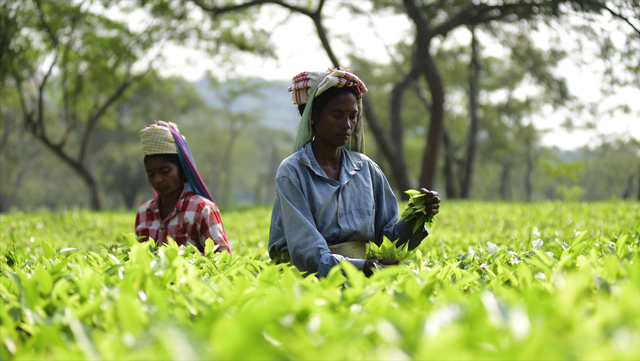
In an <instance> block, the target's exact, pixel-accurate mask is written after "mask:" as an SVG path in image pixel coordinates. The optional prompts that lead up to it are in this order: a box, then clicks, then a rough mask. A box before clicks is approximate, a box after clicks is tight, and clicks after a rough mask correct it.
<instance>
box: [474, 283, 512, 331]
mask: <svg viewBox="0 0 640 361" xmlns="http://www.w3.org/2000/svg"><path fill="white" fill-rule="evenodd" d="M480 300H481V301H482V305H483V306H484V310H485V311H486V312H487V317H488V318H489V322H491V323H492V324H493V325H494V326H500V325H502V324H503V323H504V321H506V319H507V310H506V307H505V306H504V305H503V304H501V303H500V301H499V300H498V297H496V295H495V294H493V292H491V291H485V292H483V293H482V295H481V296H480Z"/></svg>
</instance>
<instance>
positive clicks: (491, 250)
mask: <svg viewBox="0 0 640 361" xmlns="http://www.w3.org/2000/svg"><path fill="white" fill-rule="evenodd" d="M499 250H500V248H498V246H496V245H495V244H494V243H491V242H487V252H489V253H491V254H496V253H498V251H499Z"/></svg>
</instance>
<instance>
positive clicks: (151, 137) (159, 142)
mask: <svg viewBox="0 0 640 361" xmlns="http://www.w3.org/2000/svg"><path fill="white" fill-rule="evenodd" d="M140 140H141V142H142V153H144V154H145V155H154V154H177V155H178V158H180V164H182V169H183V170H184V175H185V176H186V177H187V184H186V187H187V190H188V191H190V192H193V193H195V194H198V195H199V196H201V197H204V198H207V199H208V200H210V201H212V202H213V197H211V194H210V193H209V190H208V189H207V186H206V185H205V184H204V181H203V180H202V178H201V177H200V173H198V169H196V163H195V162H194V161H193V157H192V156H191V151H190V150H189V146H188V145H187V141H186V140H185V138H184V137H183V136H182V135H181V134H180V132H179V131H178V126H177V125H175V124H173V123H171V122H163V121H161V120H159V121H156V122H155V124H150V125H147V126H146V127H145V128H144V129H142V130H141V131H140ZM153 193H154V194H155V195H156V196H157V194H156V191H155V190H154V191H153Z"/></svg>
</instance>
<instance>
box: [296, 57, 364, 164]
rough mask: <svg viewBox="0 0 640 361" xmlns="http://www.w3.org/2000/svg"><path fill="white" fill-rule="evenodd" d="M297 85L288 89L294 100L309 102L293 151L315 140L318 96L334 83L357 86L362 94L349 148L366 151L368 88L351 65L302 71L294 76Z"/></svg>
mask: <svg viewBox="0 0 640 361" xmlns="http://www.w3.org/2000/svg"><path fill="white" fill-rule="evenodd" d="M292 83H293V85H292V86H290V87H289V89H287V90H288V91H289V92H290V93H293V96H292V101H293V104H297V105H300V104H307V105H306V106H305V108H304V112H303V113H302V119H300V124H299V125H298V133H297V135H296V143H295V145H294V146H293V151H294V152H297V151H298V150H300V149H302V147H304V145H305V144H307V143H308V142H310V141H311V140H313V127H312V126H311V114H312V110H311V109H312V107H313V101H314V99H315V97H317V96H318V95H320V94H322V93H323V92H324V91H326V90H327V89H329V88H331V87H336V88H344V87H349V88H353V89H354V90H355V91H356V93H357V94H358V109H359V111H358V123H357V125H356V128H355V132H354V133H353V134H352V135H351V138H349V141H347V144H345V146H344V147H345V148H346V149H348V150H352V151H355V152H360V153H363V154H364V121H363V119H362V109H363V108H362V96H363V95H364V94H365V93H366V92H367V91H368V89H367V87H366V86H365V85H364V83H363V82H362V80H360V78H358V77H357V76H356V75H355V74H352V73H350V72H349V70H347V69H342V68H339V69H327V70H325V71H317V72H310V71H305V72H302V73H300V74H298V75H296V76H295V77H293V80H292Z"/></svg>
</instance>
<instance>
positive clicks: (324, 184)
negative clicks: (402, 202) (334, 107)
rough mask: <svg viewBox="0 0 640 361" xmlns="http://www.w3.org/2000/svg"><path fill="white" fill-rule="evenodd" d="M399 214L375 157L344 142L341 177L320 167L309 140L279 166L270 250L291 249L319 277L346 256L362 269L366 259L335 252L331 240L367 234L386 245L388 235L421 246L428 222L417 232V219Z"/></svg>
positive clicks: (274, 252) (301, 266) (301, 264)
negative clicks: (330, 249) (402, 219)
mask: <svg viewBox="0 0 640 361" xmlns="http://www.w3.org/2000/svg"><path fill="white" fill-rule="evenodd" d="M398 216H399V211H398V201H397V199H396V197H395V195H394V194H393V191H392V190H391V187H390V186H389V182H387V179H386V178H385V176H384V174H383V173H382V171H381V170H380V168H379V167H378V165H377V164H375V163H374V162H373V161H372V160H371V159H369V157H367V156H366V155H364V154H361V153H358V152H352V151H349V150H346V149H344V148H343V149H342V168H341V169H340V179H339V180H334V179H330V178H328V177H327V176H326V175H325V173H324V171H323V170H322V168H320V165H319V164H318V162H317V161H316V159H315V157H314V155H313V150H312V149H311V142H309V143H307V144H306V145H305V146H304V147H303V148H302V149H300V150H299V151H297V152H295V153H294V154H292V155H291V156H289V157H287V158H286V159H285V160H284V161H282V163H281V164H280V167H278V172H277V174H276V201H275V203H274V204H273V212H272V214H271V227H270V229H269V255H270V256H271V258H273V259H281V258H282V254H283V252H285V251H286V252H288V253H289V257H290V259H291V261H292V262H293V264H294V265H295V266H296V267H297V268H298V269H299V270H300V271H302V272H306V273H315V272H317V273H318V276H319V277H324V276H326V275H327V274H328V273H329V270H330V269H331V268H332V267H333V266H335V265H337V264H339V262H340V260H341V259H346V260H347V261H349V262H351V263H353V264H354V265H355V266H356V267H357V268H358V269H362V268H363V266H364V262H365V260H364V259H351V258H345V257H343V256H341V255H337V254H332V253H331V251H329V247H328V245H334V244H339V243H343V242H350V241H362V240H368V241H372V242H374V243H375V244H378V245H380V244H381V243H382V240H383V236H387V238H389V239H390V240H392V241H394V240H396V239H400V241H399V242H398V245H403V244H405V243H406V242H409V249H414V248H416V247H417V246H418V245H419V244H420V243H421V242H422V240H423V239H424V238H425V237H426V236H427V235H428V232H427V230H426V228H424V227H423V228H421V229H420V230H419V231H418V232H416V233H415V234H414V233H413V225H414V221H409V222H404V221H398Z"/></svg>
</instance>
